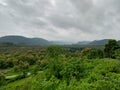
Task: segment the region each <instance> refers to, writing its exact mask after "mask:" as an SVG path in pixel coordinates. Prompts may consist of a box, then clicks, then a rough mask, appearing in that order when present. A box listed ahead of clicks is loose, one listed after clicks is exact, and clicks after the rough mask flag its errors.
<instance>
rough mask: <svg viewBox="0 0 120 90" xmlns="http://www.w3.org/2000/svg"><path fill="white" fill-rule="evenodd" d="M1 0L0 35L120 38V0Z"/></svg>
mask: <svg viewBox="0 0 120 90" xmlns="http://www.w3.org/2000/svg"><path fill="white" fill-rule="evenodd" d="M0 1H1V2H0V32H1V33H0V35H3V34H12V33H13V34H21V35H26V36H30V37H34V36H35V37H36V36H40V37H41V36H42V37H43V38H46V39H50V40H77V41H79V40H89V39H102V38H116V39H119V38H120V36H119V35H118V33H120V31H119V29H120V0H0ZM6 26H7V27H6ZM33 32H34V33H33ZM75 37H77V38H75Z"/></svg>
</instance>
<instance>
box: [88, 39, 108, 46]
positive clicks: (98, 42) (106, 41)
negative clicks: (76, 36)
mask: <svg viewBox="0 0 120 90" xmlns="http://www.w3.org/2000/svg"><path fill="white" fill-rule="evenodd" d="M109 40H110V39H102V40H94V41H92V42H90V43H89V44H88V45H105V44H107V43H108V41H109Z"/></svg>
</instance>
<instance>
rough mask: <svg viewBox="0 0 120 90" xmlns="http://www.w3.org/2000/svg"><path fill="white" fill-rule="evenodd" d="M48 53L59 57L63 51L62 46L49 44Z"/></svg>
mask: <svg viewBox="0 0 120 90" xmlns="http://www.w3.org/2000/svg"><path fill="white" fill-rule="evenodd" d="M47 53H48V56H49V57H50V58H56V59H57V58H58V57H59V55H60V54H62V53H63V50H62V48H61V47H60V46H49V47H48V48H47Z"/></svg>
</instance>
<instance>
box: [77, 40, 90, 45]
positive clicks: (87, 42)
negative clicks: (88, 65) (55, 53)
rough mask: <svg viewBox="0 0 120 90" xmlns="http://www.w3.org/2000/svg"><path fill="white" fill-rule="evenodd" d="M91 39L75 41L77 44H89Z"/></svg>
mask: <svg viewBox="0 0 120 90" xmlns="http://www.w3.org/2000/svg"><path fill="white" fill-rule="evenodd" d="M90 42H91V41H80V42H78V43H77V45H87V44H89V43H90Z"/></svg>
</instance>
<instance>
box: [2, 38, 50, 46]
mask: <svg viewBox="0 0 120 90" xmlns="http://www.w3.org/2000/svg"><path fill="white" fill-rule="evenodd" d="M0 43H13V44H25V45H49V44H50V42H49V41H47V40H45V39H42V38H27V37H23V36H4V37H1V38H0Z"/></svg>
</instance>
